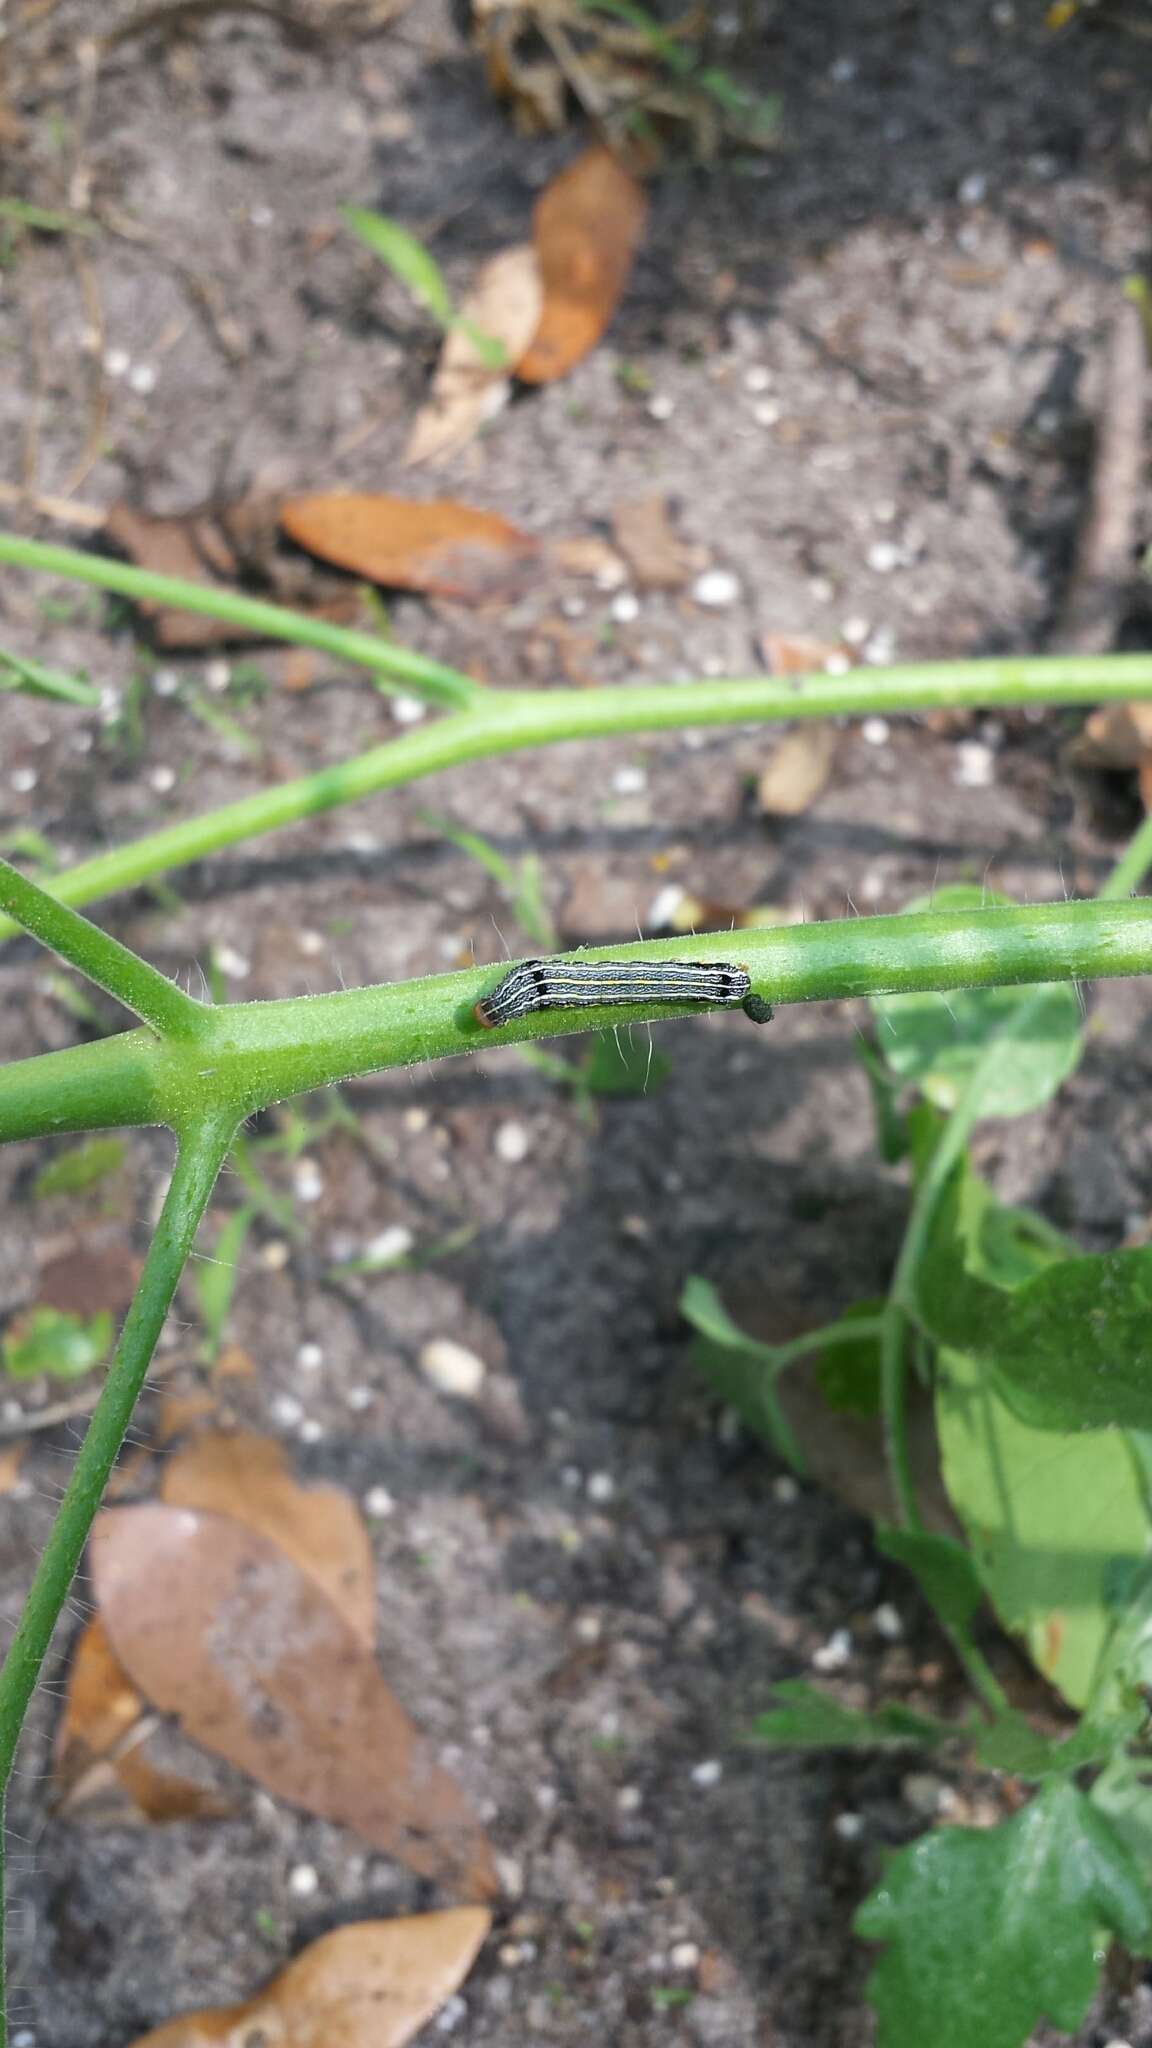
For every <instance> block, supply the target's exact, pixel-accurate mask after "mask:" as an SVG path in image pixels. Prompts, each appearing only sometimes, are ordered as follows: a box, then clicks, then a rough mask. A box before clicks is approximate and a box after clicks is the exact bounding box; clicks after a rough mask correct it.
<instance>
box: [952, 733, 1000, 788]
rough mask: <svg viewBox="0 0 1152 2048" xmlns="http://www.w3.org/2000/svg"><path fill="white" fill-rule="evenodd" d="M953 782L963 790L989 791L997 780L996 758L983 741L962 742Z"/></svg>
mask: <svg viewBox="0 0 1152 2048" xmlns="http://www.w3.org/2000/svg"><path fill="white" fill-rule="evenodd" d="M953 780H954V781H956V782H958V783H959V785H960V787H961V789H987V788H988V787H989V785H990V784H991V783H993V782H995V780H996V756H995V754H994V753H993V752H992V749H991V747H986V746H985V745H984V742H983V740H961V742H960V744H959V746H958V747H957V749H956V766H955V769H954V771H953Z"/></svg>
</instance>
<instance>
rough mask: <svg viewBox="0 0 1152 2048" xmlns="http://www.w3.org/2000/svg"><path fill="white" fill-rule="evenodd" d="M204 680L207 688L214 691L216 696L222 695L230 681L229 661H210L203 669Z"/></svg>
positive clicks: (230, 668)
mask: <svg viewBox="0 0 1152 2048" xmlns="http://www.w3.org/2000/svg"><path fill="white" fill-rule="evenodd" d="M204 681H205V683H206V685H207V687H208V689H210V690H212V691H214V692H215V694H216V695H217V696H218V697H220V696H223V694H224V691H225V690H226V689H227V688H228V685H229V683H230V682H231V681H232V664H231V662H230V661H222V660H217V661H210V662H209V663H208V665H207V667H206V668H205V670H204Z"/></svg>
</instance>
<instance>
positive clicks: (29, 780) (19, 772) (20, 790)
mask: <svg viewBox="0 0 1152 2048" xmlns="http://www.w3.org/2000/svg"><path fill="white" fill-rule="evenodd" d="M8 780H9V782H10V783H11V785H12V788H13V789H14V790H15V791H16V794H17V796H27V794H28V792H29V790H32V789H35V787H36V784H37V783H38V782H39V780H40V777H39V776H38V775H37V773H36V770H35V769H34V768H14V769H13V770H12V773H11V775H10V776H9V777H8Z"/></svg>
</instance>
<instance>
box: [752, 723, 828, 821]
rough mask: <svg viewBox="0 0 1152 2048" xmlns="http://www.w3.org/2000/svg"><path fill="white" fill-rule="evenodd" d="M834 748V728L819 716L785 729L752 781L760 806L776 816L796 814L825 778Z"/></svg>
mask: <svg viewBox="0 0 1152 2048" xmlns="http://www.w3.org/2000/svg"><path fill="white" fill-rule="evenodd" d="M835 752H836V734H835V731H834V729H833V728H832V726H830V725H829V724H828V723H827V722H826V721H825V720H823V719H815V718H814V719H812V720H811V721H810V722H809V723H808V724H806V725H800V726H797V728H796V730H795V732H790V733H786V734H785V735H784V738H783V739H782V740H781V741H780V742H779V744H778V745H777V746H776V747H774V748H773V750H772V757H771V759H770V760H769V762H768V765H767V767H765V768H764V769H763V770H762V771H761V774H760V779H759V781H758V783H757V785H756V799H757V802H758V803H759V806H760V809H761V810H762V811H771V812H773V813H774V814H775V816H777V817H783V818H797V817H799V815H800V813H801V811H806V810H807V809H808V806H809V804H810V803H812V802H814V801H815V799H816V798H817V797H818V796H819V794H820V791H821V790H822V789H823V787H824V784H825V783H826V782H827V780H828V777H829V775H830V774H831V772H832V758H833V755H834V754H835Z"/></svg>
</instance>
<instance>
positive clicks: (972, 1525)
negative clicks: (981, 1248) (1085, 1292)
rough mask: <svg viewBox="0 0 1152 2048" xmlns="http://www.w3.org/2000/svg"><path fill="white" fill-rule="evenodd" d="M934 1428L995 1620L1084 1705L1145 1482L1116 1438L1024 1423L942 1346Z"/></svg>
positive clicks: (972, 1366)
mask: <svg viewBox="0 0 1152 2048" xmlns="http://www.w3.org/2000/svg"><path fill="white" fill-rule="evenodd" d="M1056 1270H1059V1269H1058V1268H1057V1269H1056ZM1001 1298H1002V1299H1008V1298H1009V1297H1001ZM936 1427H937V1433H938V1436H939V1441H940V1456H941V1468H942V1472H943V1477H944V1483H945V1485H946V1487H947V1489H948V1495H949V1498H950V1500H951V1502H952V1505H953V1507H954V1508H955V1509H956V1512H957V1514H958V1515H959V1516H960V1519H961V1521H962V1522H963V1524H964V1529H965V1533H966V1535H967V1537H968V1541H969V1544H970V1546H971V1551H972V1558H973V1562H974V1563H975V1566H976V1569H977V1571H978V1572H979V1574H980V1578H981V1580H982V1582H983V1584H984V1586H985V1588H986V1590H987V1592H988V1596H989V1598H990V1599H991V1601H992V1603H993V1605H994V1607H995V1608H996V1611H997V1613H998V1614H999V1616H1000V1619H1001V1621H1002V1622H1003V1623H1004V1625H1005V1627H1006V1628H1009V1629H1013V1630H1016V1631H1018V1632H1019V1633H1020V1634H1022V1635H1023V1636H1024V1637H1025V1639H1026V1640H1027V1643H1028V1647H1029V1650H1030V1652H1031V1655H1032V1658H1033V1660H1034V1662H1035V1663H1036V1665H1037V1666H1038V1668H1039V1669H1040V1671H1042V1672H1043V1674H1044V1676H1045V1677H1046V1678H1048V1679H1050V1680H1051V1681H1052V1683H1053V1684H1054V1685H1055V1686H1057V1687H1058V1688H1059V1690H1060V1691H1061V1692H1062V1693H1063V1694H1064V1697H1065V1699H1067V1700H1069V1701H1071V1703H1072V1705H1073V1706H1083V1705H1084V1704H1085V1702H1086V1701H1087V1699H1088V1698H1089V1695H1090V1694H1091V1692H1092V1688H1093V1683H1094V1680H1095V1678H1096V1676H1097V1673H1098V1669H1099V1667H1100V1663H1101V1657H1102V1653H1103V1652H1104V1651H1105V1650H1106V1649H1107V1646H1108V1644H1109V1641H1110V1638H1111V1635H1112V1631H1113V1628H1114V1626H1115V1623H1116V1620H1117V1617H1118V1615H1120V1614H1121V1613H1122V1612H1123V1610H1124V1608H1125V1605H1126V1602H1127V1600H1128V1598H1129V1596H1130V1594H1131V1591H1132V1588H1133V1586H1134V1584H1135V1583H1136V1580H1137V1577H1138V1574H1139V1573H1140V1571H1141V1568H1142V1566H1143V1564H1144V1560H1145V1557H1146V1554H1147V1547H1148V1533H1149V1531H1148V1517H1147V1512H1146V1506H1145V1495H1144V1486H1143V1482H1142V1477H1141V1474H1140V1472H1139V1470H1138V1468H1137V1465H1136V1461H1135V1459H1134V1457H1133V1455H1132V1452H1131V1450H1130V1448H1129V1445H1128V1442H1127V1440H1126V1438H1125V1437H1124V1436H1123V1435H1122V1434H1121V1433H1120V1432H1119V1431H1116V1430H1091V1431H1079V1432H1076V1433H1074V1434H1072V1435H1068V1436H1058V1435H1056V1434H1054V1433H1053V1432H1051V1431H1049V1430H1040V1429H1034V1428H1032V1427H1030V1426H1029V1424H1027V1423H1026V1422H1022V1421H1021V1420H1020V1418H1019V1416H1017V1415H1015V1414H1014V1413H1013V1412H1012V1410H1011V1409H1010V1408H1009V1407H1008V1406H1007V1404H1006V1403H1005V1402H1004V1401H1003V1400H1002V1399H1001V1398H1000V1395H999V1394H998V1392H997V1390H996V1386H995V1384H994V1380H993V1376H992V1374H991V1372H990V1371H989V1370H988V1368H987V1367H986V1366H984V1365H982V1364H981V1363H980V1361H979V1360H978V1359H975V1358H973V1357H971V1356H969V1355H967V1354H965V1353H963V1352H958V1351H954V1350H950V1349H949V1350H945V1351H943V1352H942V1353H941V1355H940V1360H939V1377H938V1385H937V1392H936Z"/></svg>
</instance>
